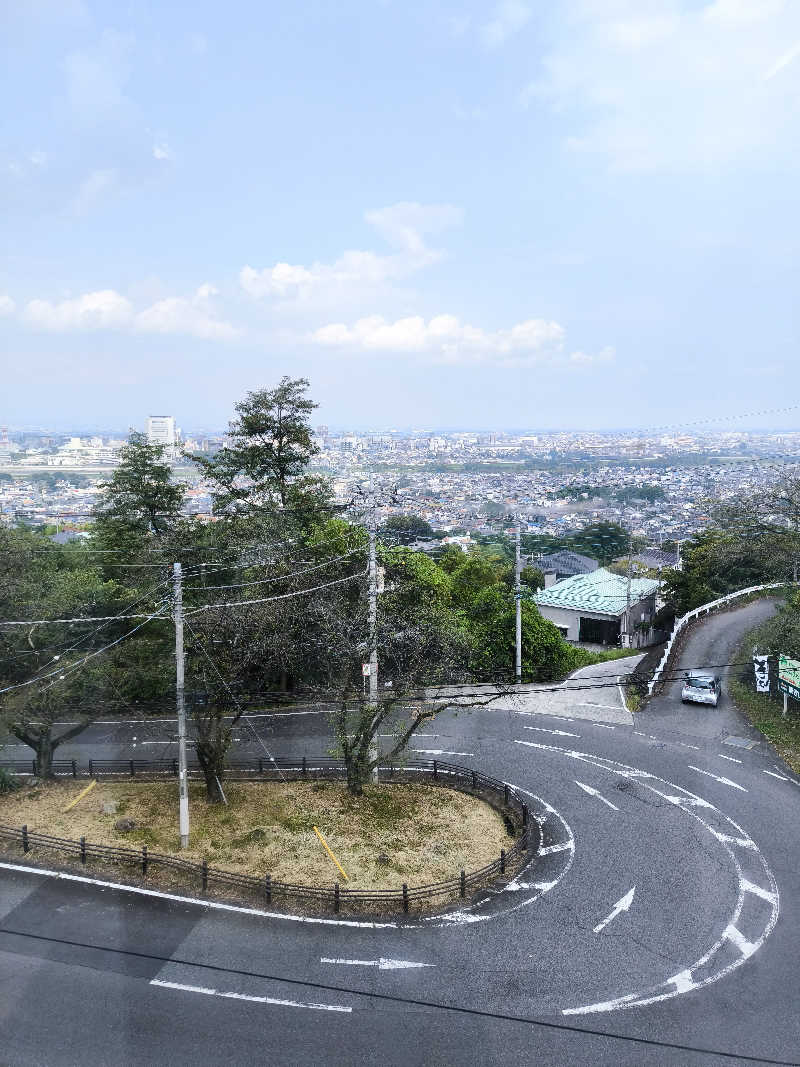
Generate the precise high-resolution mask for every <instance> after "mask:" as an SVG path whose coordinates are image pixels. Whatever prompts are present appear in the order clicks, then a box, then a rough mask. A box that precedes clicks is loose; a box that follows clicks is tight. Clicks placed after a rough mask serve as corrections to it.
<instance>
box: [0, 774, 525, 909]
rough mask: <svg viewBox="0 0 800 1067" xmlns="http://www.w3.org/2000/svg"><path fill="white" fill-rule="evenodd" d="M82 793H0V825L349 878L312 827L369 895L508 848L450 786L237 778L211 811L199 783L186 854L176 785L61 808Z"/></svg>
mask: <svg viewBox="0 0 800 1067" xmlns="http://www.w3.org/2000/svg"><path fill="white" fill-rule="evenodd" d="M82 788H83V786H82V785H80V784H78V783H76V782H54V783H50V784H42V785H37V786H33V787H30V786H24V787H23V788H21V789H18V790H15V791H13V792H11V793H7V794H5V795H3V796H2V797H0V823H3V824H5V825H6V826H13V827H20V826H22V825H23V824H26V825H27V826H28V830H29V831H30V832H31V833H43V834H50V835H53V836H56V837H65V838H71V839H73V840H77V839H78V838H80V837H82V836H83V837H85V838H86V840H87V841H89V842H92V843H93V844H99V845H116V846H123V847H128V848H141V846H142V845H147V848H148V850H149V851H151V852H160V853H166V854H170V855H180V857H181V858H183V859H187V860H192V861H194V862H200V861H202V860H203V859H206V860H207V861H208V864H209V866H210V867H215V868H217V869H220V870H226V871H230V872H232V873H236V874H249V875H255V876H258V877H263V876H264V875H265V874H270V875H271V876H272V878H273V879H274V880H275V881H280V882H291V883H294V884H301V885H330V884H331V883H333V882H335V881H337V880H339V881H341V880H342V878H341V875H340V873H339V871H338V870H337V869H336V867H335V866H334V864H333V863H332V861H331V860H330V858H329V857H328V855H327V853H326V852H325V849H324V848H323V847H322V844H321V843H320V841H319V838H318V837H317V835H316V834H315V832H314V829H313V827H314V826H317V827H318V828H319V830H320V831H321V832H322V833H323V834H324V836H325V839H326V840H327V842H328V844H329V846H330V848H331V849H332V851H333V852H334V854H335V855H336V858H337V859H338V861H339V863H341V865H342V867H343V868H344V870H345V871H346V872H347V875H348V879H349V880H348V882H347V885H348V886H350V887H351V888H353V889H364V890H371V889H389V888H395V887H399V886H400V885H402V883H403V882H407V883H408V884H409V885H425V884H429V883H431V882H437V881H442V880H445V879H449V878H455V877H457V875H458V873H459V871H460V870H461V869H462V868H463V869H465V870H475V869H477V868H480V867H483V866H484V865H485V864H487V863H490V862H491V861H492V860H495V859H497V857H498V856H499V855H500V850H501V849H504V848H505V849H507V848H509V847H510V845H511V844H512V838H511V837H510V836H509V834H508V832H507V829H506V825H505V822H504V820H503V818H502V816H501V815H500V814H499V813H498V812H497V811H495V809H494V808H492V807H491V806H490V805H488V804H487V803H485V802H484V801H483V800H480V799H478V798H476V797H472V796H469V795H467V794H465V793H460V792H457V791H455V790H453V789H448V788H442V787H437V786H428V785H405V784H391V785H377V786H367V787H366V788H365V790H364V795H363V796H362V797H353V796H351V795H350V794H349V793H348V792H347V789H346V787H345V785H344V784H343V783H340V782H323V781H318V782H297V781H292V782H286V783H260V782H259V783H256V782H253V783H250V782H231V783H228V784H227V785H226V786H225V792H226V797H227V800H228V803H227V805H211V804H208V803H207V802H206V800H205V789H204V787H203V786H201V785H199V784H195V783H192V784H191V785H190V787H189V804H190V819H191V833H190V837H189V848H187V849H184V850H180V849H179V847H178V846H179V839H178V825H177V824H178V787H177V784H176V783H174V782H141V783H128V782H126V783H121V782H99V783H98V785H97V786H96V788H94V789H93V790H92V791H91V792H90V793H88V794H87V795H86V796H85V797H83V798H82V799H81V800H80V801H79V802H78V803H77V804H76V805H75V807H73V808H72V810H70V811H68V812H65V811H64V808H66V806H67V805H68V804H69V803H70V801H72V800H74V799H75V797H76V796H77V795H78V793H79V792H80V790H81V789H82ZM120 819H132V820H133V822H134V823H135V827H134V828H133V829H131V830H129V831H127V832H125V831H122V830H118V829H116V828H115V823H116V822H117V821H118V820H120Z"/></svg>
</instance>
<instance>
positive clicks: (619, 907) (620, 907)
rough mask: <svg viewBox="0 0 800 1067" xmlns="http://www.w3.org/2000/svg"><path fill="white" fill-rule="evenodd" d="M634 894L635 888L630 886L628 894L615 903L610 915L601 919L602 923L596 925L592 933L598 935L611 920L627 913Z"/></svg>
mask: <svg viewBox="0 0 800 1067" xmlns="http://www.w3.org/2000/svg"><path fill="white" fill-rule="evenodd" d="M635 892H636V886H632V887H631V888H630V889H629V890H628V892H627V893H626V894H625V896H624V897H623V898H622V899H621V900H618V901H617V903H616V904H615V905H614V907H613V908H612V909H611V914H610V915H608V916H607V917H606V918H605V919H603V921H602V922H601V923H598V924H597V926H595V928H594V932H595V933H596V934H599V933H600V931H601V930H604V929H605V928H606V927H607V926H608V924H609V923H610V922H611V920H612V919H616V917H617V916H618V915H619V914H620V913H621V912H623V911H627V910H628V908H630V906H631V904H632V903H633V894H634V893H635Z"/></svg>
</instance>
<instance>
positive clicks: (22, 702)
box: [3, 665, 108, 778]
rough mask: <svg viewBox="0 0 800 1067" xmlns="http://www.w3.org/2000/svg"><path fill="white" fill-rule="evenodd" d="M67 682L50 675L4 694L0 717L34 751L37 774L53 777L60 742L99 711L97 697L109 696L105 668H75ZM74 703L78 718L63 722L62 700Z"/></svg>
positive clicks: (65, 668) (82, 728)
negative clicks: (49, 677) (0, 715)
mask: <svg viewBox="0 0 800 1067" xmlns="http://www.w3.org/2000/svg"><path fill="white" fill-rule="evenodd" d="M69 669H70V668H69V666H68V665H65V666H64V671H65V674H67V676H68V677H69V681H68V682H67V684H66V685H62V684H60V680H59V679H58V678H56V679H55V680H53V679H49V680H47V681H45V682H43V683H42V684H40V685H33V686H28V687H25V688H24V689H18V690H16V691H14V692H13V693H12V694H10V695H9V696H8V697H7V698H6V702H5V704H4V707H3V720H4V724H5V726H6V728H7V729H8V730H9V732H10V733H12V734H13V735H14V737H17V738H19V740H20V741H22V742H23V744H26V745H29V746H30V748H32V749H33V751H34V752H35V753H36V773H37V775H38V776H39V778H53V777H54V772H53V756H54V754H55V751H56V749H57V748H58V747H59V745H62V744H63V743H64V742H65V741H69V740H70V739H71V738H73V737H76V736H77V735H78V734H80V733H82V732H83V731H84V730H85V729H86V727H87V726H88V725H89V723H90V722H91V721H92V719H93V718H96V717H97V716H98V715H99V714H100V712H99V711H98V710H96V709H97V699H98V697H102V698H103V699H104V700H107V699H108V687H107V683H106V681H105V675H106V672H105V671H103V670H97V669H85V670H84V672H83V673H81V670H76V672H75V674H74V675H73V676H69V675H68V672H69ZM67 701H69V702H70V703H73V702H74V703H75V704H77V705H78V706H80V707H81V708H83V709H91V710H89V711H84V712H76V713H75V714H77V715H78V721H77V722H74V721H73V722H72V723H69V724H68V723H63V722H60V721H59V720H60V719H61V717H62V716H63V714H64V705H65V702H67Z"/></svg>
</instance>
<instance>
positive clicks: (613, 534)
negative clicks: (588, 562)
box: [567, 521, 630, 565]
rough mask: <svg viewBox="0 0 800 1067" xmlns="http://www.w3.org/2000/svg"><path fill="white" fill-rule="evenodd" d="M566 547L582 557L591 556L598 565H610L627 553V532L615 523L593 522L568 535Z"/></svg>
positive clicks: (628, 542) (628, 540) (628, 543)
mask: <svg viewBox="0 0 800 1067" xmlns="http://www.w3.org/2000/svg"><path fill="white" fill-rule="evenodd" d="M567 543H568V547H569V548H571V549H572V550H573V551H575V552H580V553H581V554H582V555H585V556H591V557H592V558H593V559H596V560H598V561H599V563H600V564H603V565H604V564H606V563H610V562H611V561H612V560H613V559H616V557H617V556H621V555H622V554H623V552H627V551H628V546H629V545H630V539H629V536H628V531H627V530H626V529H625V527H624V526H620V524H619V523H617V522H608V521H602V522H593V523H590V524H589V525H588V526H584V527H583V529H581V530H577V531H576V532H575V533H573V534H570V536H569V537H568V539H567Z"/></svg>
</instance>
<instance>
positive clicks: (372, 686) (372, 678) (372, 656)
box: [367, 497, 378, 782]
mask: <svg viewBox="0 0 800 1067" xmlns="http://www.w3.org/2000/svg"><path fill="white" fill-rule="evenodd" d="M371 505H372V506H371V510H370V518H369V700H368V703H367V706H368V708H369V710H370V714H371V715H372V716H374V715H375V714H376V712H377V710H378V558H377V547H378V546H377V541H378V534H377V530H376V522H377V517H376V513H375V499H374V497H373V499H372V501H371ZM377 758H378V737H377V734H376V735H375V737H374V738H373V741H372V744H371V747H370V759H374V760H377ZM372 780H373V782H377V781H378V764H377V763H376V764H375V767H374V769H373V771H372Z"/></svg>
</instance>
